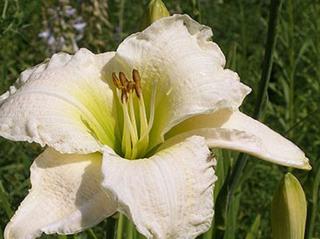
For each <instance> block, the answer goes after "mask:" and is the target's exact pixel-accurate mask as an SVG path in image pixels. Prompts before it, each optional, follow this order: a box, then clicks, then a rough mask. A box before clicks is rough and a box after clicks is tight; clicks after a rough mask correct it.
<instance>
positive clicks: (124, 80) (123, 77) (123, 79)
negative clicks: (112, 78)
mask: <svg viewBox="0 0 320 239" xmlns="http://www.w3.org/2000/svg"><path fill="white" fill-rule="evenodd" d="M119 78H120V82H121V85H122V86H123V87H124V88H125V89H126V88H127V84H128V79H127V77H126V75H125V74H124V73H123V72H122V71H120V72H119Z"/></svg>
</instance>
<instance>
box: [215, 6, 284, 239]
mask: <svg viewBox="0 0 320 239" xmlns="http://www.w3.org/2000/svg"><path fill="white" fill-rule="evenodd" d="M281 3H282V0H271V4H270V9H269V23H268V33H267V41H266V47H265V55H264V60H263V69H262V73H261V79H260V82H259V90H258V94H257V99H256V105H255V108H254V113H253V118H255V119H260V118H261V113H262V112H263V110H264V108H265V103H266V98H267V89H268V84H269V80H270V75H271V70H272V65H273V53H274V49H275V44H276V38H277V34H276V33H277V31H276V29H277V22H278V17H279V13H280V7H281ZM247 161H248V158H247V156H246V155H244V154H242V153H241V154H239V156H238V159H237V161H236V164H235V166H234V169H233V170H232V172H231V175H230V178H229V180H228V182H227V185H226V187H224V188H225V190H227V196H226V206H225V209H226V211H225V215H227V214H228V213H227V212H228V210H229V208H230V202H231V200H232V197H233V195H234V192H235V191H236V189H237V188H238V187H239V186H240V184H241V183H240V182H241V180H240V179H241V176H242V174H243V173H244V171H245V167H246V165H247ZM220 193H223V192H220ZM218 197H219V196H218ZM220 198H225V197H224V196H223V195H222V196H221V197H220ZM222 234H224V233H222ZM219 238H220V237H219ZM221 238H223V235H221Z"/></svg>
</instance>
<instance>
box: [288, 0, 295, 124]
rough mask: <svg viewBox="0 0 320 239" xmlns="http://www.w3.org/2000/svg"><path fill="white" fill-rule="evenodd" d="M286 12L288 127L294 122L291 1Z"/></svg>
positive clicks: (289, 0) (290, 0)
mask: <svg viewBox="0 0 320 239" xmlns="http://www.w3.org/2000/svg"><path fill="white" fill-rule="evenodd" d="M287 11H288V17H289V19H288V20H289V21H288V33H287V34H288V40H289V46H288V53H289V74H288V77H289V79H288V80H289V102H288V110H289V123H290V124H289V125H290V126H292V125H293V124H294V122H295V115H294V88H295V82H294V75H295V57H294V40H293V39H294V38H293V37H294V20H293V6H292V0H288V4H287Z"/></svg>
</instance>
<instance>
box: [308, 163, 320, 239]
mask: <svg viewBox="0 0 320 239" xmlns="http://www.w3.org/2000/svg"><path fill="white" fill-rule="evenodd" d="M315 172H316V174H315V177H314V181H313V185H312V186H313V187H312V201H311V203H310V206H309V208H308V219H307V224H306V237H305V238H306V239H311V238H312V235H313V232H314V227H315V222H316V217H317V215H318V213H317V212H318V199H319V198H318V196H319V187H320V164H319V165H318V168H317V170H315Z"/></svg>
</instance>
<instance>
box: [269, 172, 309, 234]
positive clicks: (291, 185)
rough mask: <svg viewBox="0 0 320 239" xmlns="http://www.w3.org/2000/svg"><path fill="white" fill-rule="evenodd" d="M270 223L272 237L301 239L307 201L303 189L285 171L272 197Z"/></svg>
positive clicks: (296, 180) (303, 230)
mask: <svg viewBox="0 0 320 239" xmlns="http://www.w3.org/2000/svg"><path fill="white" fill-rule="evenodd" d="M271 214H272V215H271V220H272V221H271V224H272V235H273V239H303V238H304V232H305V225H306V218H307V202H306V197H305V194H304V192H303V189H302V187H301V185H300V183H299V181H298V179H296V178H295V177H294V176H293V175H292V174H291V173H287V174H286V175H285V176H284V178H283V180H282V181H281V183H280V186H279V188H278V190H277V192H276V193H275V195H274V197H273V202H272V212H271Z"/></svg>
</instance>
